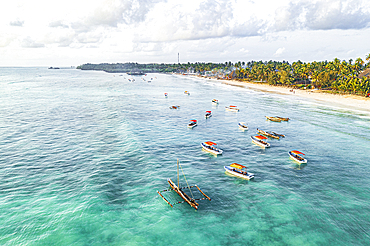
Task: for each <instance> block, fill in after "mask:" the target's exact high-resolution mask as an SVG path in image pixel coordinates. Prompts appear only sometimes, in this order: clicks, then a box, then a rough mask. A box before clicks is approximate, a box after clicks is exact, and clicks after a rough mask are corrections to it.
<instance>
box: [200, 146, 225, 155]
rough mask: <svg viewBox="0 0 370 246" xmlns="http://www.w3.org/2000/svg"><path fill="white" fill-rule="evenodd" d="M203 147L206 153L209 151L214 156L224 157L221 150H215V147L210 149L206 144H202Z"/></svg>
mask: <svg viewBox="0 0 370 246" xmlns="http://www.w3.org/2000/svg"><path fill="white" fill-rule="evenodd" d="M200 145H201V146H202V148H203V149H204V150H205V151H207V152H209V153H211V154H214V155H222V152H223V151H222V150H220V149H216V148H214V147H213V149H212V148H208V147H209V146H208V145H206V144H204V143H201V144H200Z"/></svg>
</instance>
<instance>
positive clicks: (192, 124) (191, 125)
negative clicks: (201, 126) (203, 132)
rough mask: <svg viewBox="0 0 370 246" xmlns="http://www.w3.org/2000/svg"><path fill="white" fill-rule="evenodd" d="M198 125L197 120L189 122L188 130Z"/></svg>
mask: <svg viewBox="0 0 370 246" xmlns="http://www.w3.org/2000/svg"><path fill="white" fill-rule="evenodd" d="M197 125H198V121H197V120H190V121H189V123H188V128H194V127H196V126H197Z"/></svg>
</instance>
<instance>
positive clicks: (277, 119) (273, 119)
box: [265, 116, 282, 122]
mask: <svg viewBox="0 0 370 246" xmlns="http://www.w3.org/2000/svg"><path fill="white" fill-rule="evenodd" d="M265 117H266V119H268V120H271V121H274V122H281V121H282V119H280V118H276V117H271V116H265Z"/></svg>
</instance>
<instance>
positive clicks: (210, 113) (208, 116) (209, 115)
mask: <svg viewBox="0 0 370 246" xmlns="http://www.w3.org/2000/svg"><path fill="white" fill-rule="evenodd" d="M204 117H205V118H206V119H208V118H211V117H212V112H211V111H206V114H205V115H204Z"/></svg>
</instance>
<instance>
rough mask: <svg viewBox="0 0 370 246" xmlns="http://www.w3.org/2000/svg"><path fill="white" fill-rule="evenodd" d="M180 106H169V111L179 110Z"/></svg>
mask: <svg viewBox="0 0 370 246" xmlns="http://www.w3.org/2000/svg"><path fill="white" fill-rule="evenodd" d="M179 108H180V106H170V109H179Z"/></svg>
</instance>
